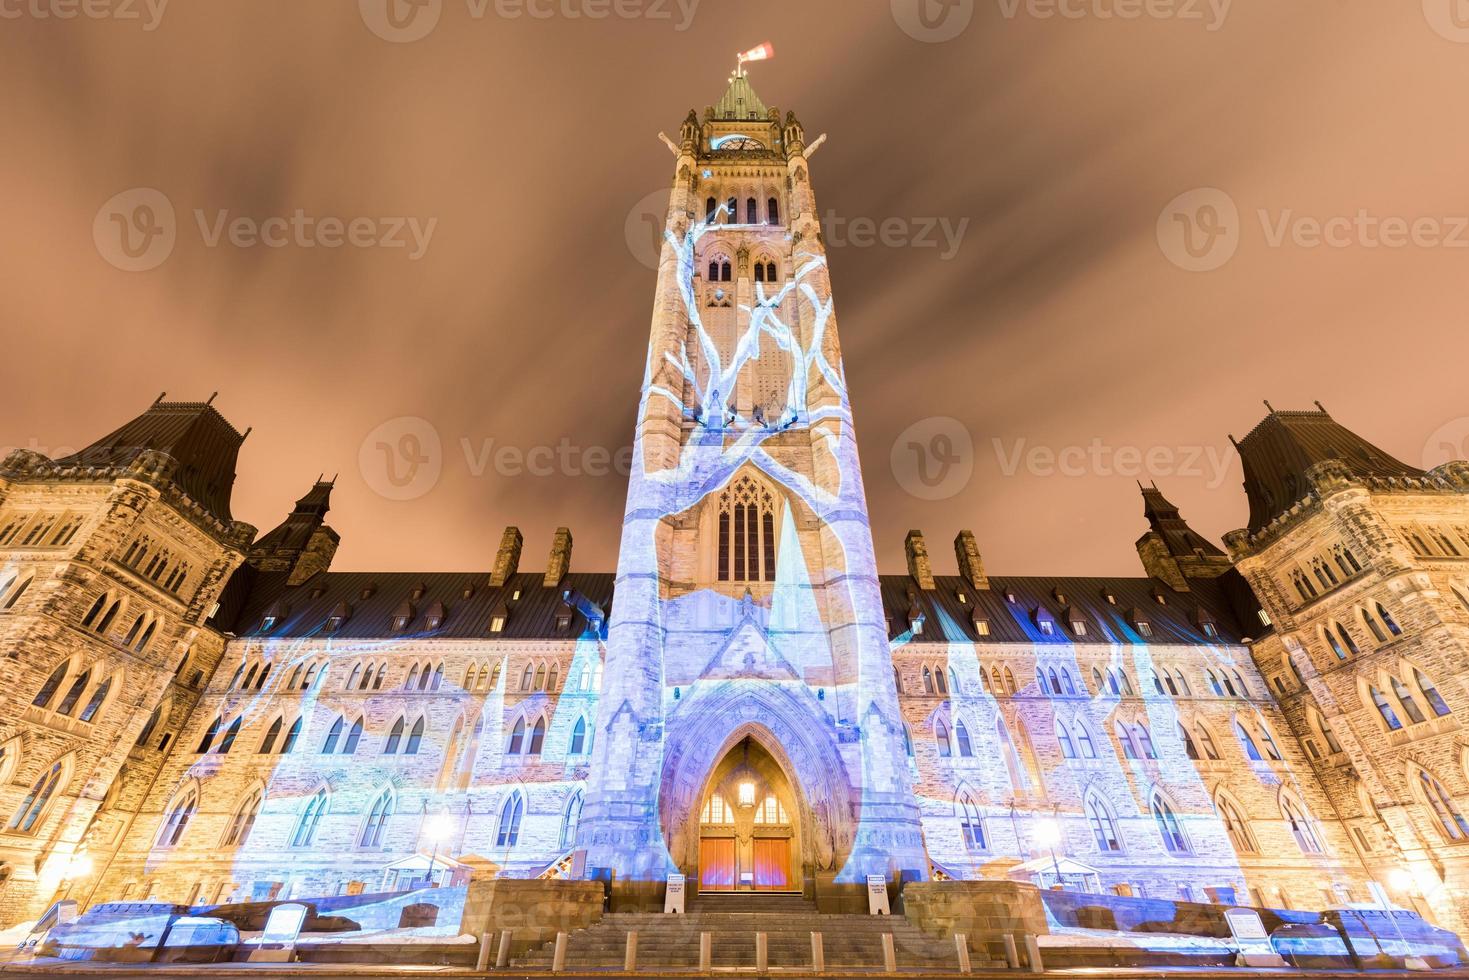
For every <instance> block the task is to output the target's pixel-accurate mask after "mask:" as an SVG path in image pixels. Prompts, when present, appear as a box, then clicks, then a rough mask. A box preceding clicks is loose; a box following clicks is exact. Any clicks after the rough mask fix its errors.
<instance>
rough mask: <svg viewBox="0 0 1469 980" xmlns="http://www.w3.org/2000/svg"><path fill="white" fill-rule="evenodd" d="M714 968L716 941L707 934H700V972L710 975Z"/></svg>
mask: <svg viewBox="0 0 1469 980" xmlns="http://www.w3.org/2000/svg"><path fill="white" fill-rule="evenodd" d="M713 967H714V940H713V937H712V936H711V935H710V934H709V933H707V932H701V933H699V972H700V973H710V972H712V971H713Z"/></svg>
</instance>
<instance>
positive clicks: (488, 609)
mask: <svg viewBox="0 0 1469 980" xmlns="http://www.w3.org/2000/svg"><path fill="white" fill-rule="evenodd" d="M286 578H287V575H286V573H283V572H282V573H269V574H267V573H257V574H256V575H255V577H254V588H253V589H252V590H251V593H250V597H249V600H248V602H246V603H245V604H244V605H243V608H242V610H241V612H240V613H239V614H238V617H237V618H236V619H235V620H234V629H233V630H229V627H228V626H225V625H224V624H222V623H218V624H216V625H217V626H219V627H220V628H222V629H226V630H229V631H230V632H234V633H236V634H238V635H240V636H250V637H256V638H260V639H267V638H268V639H280V638H293V639H308V638H316V639H325V638H327V637H333V638H341V639H362V640H366V639H407V638H414V637H433V638H436V639H437V638H448V639H469V638H480V639H486V638H495V639H504V640H526V639H575V638H577V637H579V636H581V635H583V634H584V633H585V632H586V630H587V628H588V622H589V618H588V614H591V615H592V616H595V615H596V614H597V610H598V609H600V610H601V614H602V623H601V627H600V628H601V630H602V631H603V632H604V633H605V631H606V616H607V613H608V610H609V609H610V606H611V599H612V583H613V579H614V576H613V575H611V574H600V573H594V572H593V573H589V572H572V573H569V574H568V575H567V576H566V577H565V578H564V579H562V581H561V584H560V585H559V586H556V587H554V588H547V587H545V586H544V585H543V584H542V582H543V581H544V576H543V575H542V574H540V573H538V572H537V573H529V572H521V573H519V574H516V575H513V576H511V577H510V580H509V581H508V582H506V583H505V585H503V586H500V587H492V586H490V585H489V584H488V583H489V580H490V573H489V572H436V573H427V574H426V573H422V572H322V573H320V574H318V575H314V576H312V577H311V578H309V579H307V580H306V581H305V582H303V583H302V584H300V585H296V586H287V585H286ZM419 587H422V588H423V593H422V594H421V595H420V596H418V597H417V598H416V599H415V598H414V596H413V594H414V591H415V590H416V589H418V588H419ZM567 589H570V590H572V591H573V592H574V593H575V597H574V602H573V605H574V606H575V609H576V612H575V615H573V617H572V620H571V623H570V625H569V626H568V628H566V629H559V628H558V627H557V625H556V618H557V613H558V611H559V610H560V609H561V607H562V603H563V599H562V593H563V591H565V590H567ZM517 590H519V592H520V597H519V598H518V599H517V598H515V593H516V591H517ZM466 591H468V593H469V594H468V597H467V598H466ZM364 596H366V597H365V598H364ZM405 602H406V603H409V604H410V605H411V606H412V607H413V609H414V611H415V617H414V619H413V621H412V622H410V623H409V624H408V627H407V629H406V630H405V629H397V628H395V624H394V618H395V616H396V615H397V614H399V613H400V612H401V610H402V607H403V605H404V603H405ZM437 603H442V604H443V608H444V611H445V617H444V622H443V624H442V625H441V626H440V627H439V628H438V629H436V630H433V631H432V632H425V630H424V624H425V621H426V620H427V619H428V616H427V615H426V613H427V612H428V610H430V609H432V608H433V607H434V606H435V604H437ZM501 606H503V609H504V611H505V612H506V613H507V616H506V622H505V628H504V630H502V631H501V632H499V633H491V632H490V620H491V619H492V618H493V616H494V614H495V613H496V610H497V607H501ZM344 609H345V611H346V613H347V616H346V620H345V621H344V622H343V623H342V625H341V626H340V627H339V628H338V629H336V630H334V631H333V630H329V629H328V628H327V619H328V618H329V617H331V616H333V615H340V614H341V613H342V612H343V611H344ZM267 613H270V614H272V615H277V616H280V617H281V621H280V622H278V623H276V624H275V626H274V627H273V628H271V629H270V630H263V629H262V628H261V627H262V625H263V622H264V619H265V616H266V614H267Z"/></svg>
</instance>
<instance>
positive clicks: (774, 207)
mask: <svg viewBox="0 0 1469 980" xmlns="http://www.w3.org/2000/svg"><path fill="white" fill-rule="evenodd" d="M765 216H766V218H767V219H768V220H769V222H770V224H772V225H778V224H780V202H779V201H777V200H776V199H775V198H773V197H772V198H771V199H770V200H768V201H766V202H765Z"/></svg>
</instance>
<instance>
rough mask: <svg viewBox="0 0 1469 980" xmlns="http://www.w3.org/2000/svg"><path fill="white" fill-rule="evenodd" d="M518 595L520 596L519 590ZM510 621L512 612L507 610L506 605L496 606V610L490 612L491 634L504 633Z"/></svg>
mask: <svg viewBox="0 0 1469 980" xmlns="http://www.w3.org/2000/svg"><path fill="white" fill-rule="evenodd" d="M517 594H518V590H517ZM509 620H510V610H508V609H506V608H505V603H503V602H502V603H499V604H498V605H496V606H495V608H494V609H492V610H490V632H491V633H503V632H505V624H506V623H507V622H509Z"/></svg>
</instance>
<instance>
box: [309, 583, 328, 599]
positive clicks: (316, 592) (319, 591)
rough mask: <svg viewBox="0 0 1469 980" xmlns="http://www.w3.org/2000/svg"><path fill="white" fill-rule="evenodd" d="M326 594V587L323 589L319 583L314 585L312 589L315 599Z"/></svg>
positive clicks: (312, 595)
mask: <svg viewBox="0 0 1469 980" xmlns="http://www.w3.org/2000/svg"><path fill="white" fill-rule="evenodd" d="M324 595H326V589H323V588H322V587H321V586H319V585H317V586H314V587H313V588H312V589H311V598H313V599H320V598H321V597H322V596H324Z"/></svg>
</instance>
